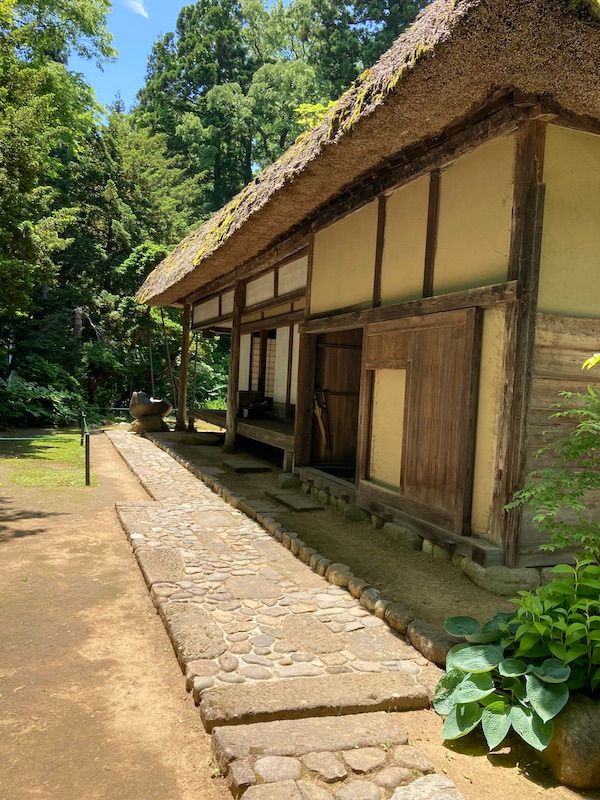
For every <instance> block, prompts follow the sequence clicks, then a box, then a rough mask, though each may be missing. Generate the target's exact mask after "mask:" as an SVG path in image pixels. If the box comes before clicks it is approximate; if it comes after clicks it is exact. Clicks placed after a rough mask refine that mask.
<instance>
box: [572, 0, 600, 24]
mask: <svg viewBox="0 0 600 800" xmlns="http://www.w3.org/2000/svg"><path fill="white" fill-rule="evenodd" d="M566 2H567V6H568V7H569V8H570V10H571V11H574V12H575V13H576V14H577V15H578V16H580V17H582V18H583V19H586V20H591V21H592V22H600V0H566Z"/></svg>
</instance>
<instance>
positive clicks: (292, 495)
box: [265, 489, 323, 511]
mask: <svg viewBox="0 0 600 800" xmlns="http://www.w3.org/2000/svg"><path fill="white" fill-rule="evenodd" d="M265 494H266V495H267V497H270V498H271V499H273V500H275V501H277V502H278V503H280V504H281V505H282V506H285V507H286V508H289V509H291V510H292V511H322V510H323V506H322V505H321V504H320V503H317V502H315V500H313V498H312V497H310V496H307V495H305V494H302V493H301V492H281V491H277V490H276V489H265Z"/></svg>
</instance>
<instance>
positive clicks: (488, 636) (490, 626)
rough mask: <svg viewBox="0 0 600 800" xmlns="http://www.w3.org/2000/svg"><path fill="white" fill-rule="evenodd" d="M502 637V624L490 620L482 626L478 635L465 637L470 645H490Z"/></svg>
mask: <svg viewBox="0 0 600 800" xmlns="http://www.w3.org/2000/svg"><path fill="white" fill-rule="evenodd" d="M502 635H503V623H502V622H501V620H499V619H496V618H494V619H491V620H490V621H489V622H486V624H485V625H484V626H483V628H482V629H481V631H480V632H479V633H470V634H468V635H466V636H465V639H466V640H467V642H471V643H472V644H491V643H492V642H498V641H499V640H500V639H501V638H502Z"/></svg>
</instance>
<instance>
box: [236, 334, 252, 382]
mask: <svg viewBox="0 0 600 800" xmlns="http://www.w3.org/2000/svg"><path fill="white" fill-rule="evenodd" d="M251 348H252V335H251V334H250V333H245V334H243V336H240V373H239V378H238V389H239V391H240V392H247V391H248V389H249V388H250V386H249V378H250V350H251Z"/></svg>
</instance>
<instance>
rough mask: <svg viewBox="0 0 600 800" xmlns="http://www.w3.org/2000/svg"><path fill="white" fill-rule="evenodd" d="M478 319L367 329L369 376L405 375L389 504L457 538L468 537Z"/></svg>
mask: <svg viewBox="0 0 600 800" xmlns="http://www.w3.org/2000/svg"><path fill="white" fill-rule="evenodd" d="M480 316H481V315H480V313H479V311H478V309H464V310H460V311H451V312H446V313H441V314H431V315H428V316H427V317H416V318H412V319H404V320H397V321H394V322H386V323H378V324H374V325H370V326H368V328H367V345H366V357H365V368H366V369H374V370H377V369H388V368H390V369H394V368H396V369H402V370H403V369H408V387H407V392H406V412H405V416H404V436H403V439H404V442H403V460H402V476H401V482H400V490H399V492H398V493H396V494H394V493H392V492H388V501H390V500H391V499H392V498H393V497H395V498H396V502H397V504H398V506H399V507H400V508H403V509H405V510H407V511H408V512H409V513H412V514H414V515H415V516H418V517H420V518H422V519H426V520H429V521H431V522H433V523H434V524H437V525H441V526H443V527H446V528H447V529H448V530H451V531H454V532H456V533H463V532H464V533H468V532H470V512H471V487H472V466H473V442H474V426H475V409H476V390H477V386H478V375H479V352H480V339H479V337H480V328H481V324H480ZM375 374H377V373H375ZM398 411H400V409H398V410H397V412H396V413H398ZM396 422H397V421H394V422H393V423H392V425H396ZM376 457H377V455H376V456H375V458H376ZM361 471H362V470H361ZM365 483H367V482H363V484H361V493H362V494H363V496H364V495H365V492H366V493H367V494H368V492H369V489H368V486H365Z"/></svg>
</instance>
